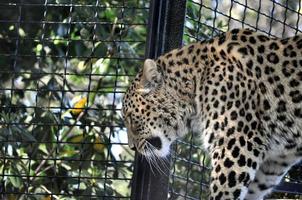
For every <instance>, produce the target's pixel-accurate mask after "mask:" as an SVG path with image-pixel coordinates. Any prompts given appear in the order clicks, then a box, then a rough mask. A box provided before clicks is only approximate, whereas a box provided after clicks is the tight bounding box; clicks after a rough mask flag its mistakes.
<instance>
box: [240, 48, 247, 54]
mask: <svg viewBox="0 0 302 200" xmlns="http://www.w3.org/2000/svg"><path fill="white" fill-rule="evenodd" d="M238 52H239V53H242V54H243V55H247V54H248V52H247V48H246V47H241V48H239V49H238Z"/></svg>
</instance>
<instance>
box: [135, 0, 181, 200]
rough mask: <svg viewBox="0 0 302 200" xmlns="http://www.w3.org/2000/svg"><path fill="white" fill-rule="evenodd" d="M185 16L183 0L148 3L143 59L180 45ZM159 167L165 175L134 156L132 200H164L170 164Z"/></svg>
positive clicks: (158, 0)
mask: <svg viewBox="0 0 302 200" xmlns="http://www.w3.org/2000/svg"><path fill="white" fill-rule="evenodd" d="M185 13H186V0H151V4H150V13H149V22H148V39H147V45H146V58H157V57H158V56H160V55H161V54H163V53H165V52H168V51H170V50H172V49H175V48H178V47H180V46H181V45H182V37H183V29H184V21H185ZM168 160H170V159H168ZM158 164H159V165H160V167H161V169H162V170H163V171H164V173H163V172H159V171H158V170H156V169H152V170H153V171H152V170H151V169H150V166H149V164H148V162H147V161H146V159H145V158H144V157H143V156H141V155H139V154H136V155H135V164H134V174H133V179H132V191H131V199H132V200H166V199H167V197H168V189H169V188H168V186H169V174H170V171H169V169H168V168H167V166H170V162H169V161H167V162H166V163H165V164H162V163H158ZM165 174H166V175H165Z"/></svg>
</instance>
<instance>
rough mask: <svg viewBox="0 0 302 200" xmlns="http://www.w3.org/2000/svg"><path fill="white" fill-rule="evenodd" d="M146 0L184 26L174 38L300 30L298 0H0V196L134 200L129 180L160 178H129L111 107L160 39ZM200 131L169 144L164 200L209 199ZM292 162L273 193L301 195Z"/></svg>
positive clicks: (128, 160)
mask: <svg viewBox="0 0 302 200" xmlns="http://www.w3.org/2000/svg"><path fill="white" fill-rule="evenodd" d="M159 2H160V3H159ZM172 2H174V3H175V2H185V3H186V16H185V19H184V23H181V22H175V20H176V18H175V19H174V18H172V19H171V18H169V17H165V16H166V15H167V16H170V15H169V13H170V12H172V15H171V16H173V13H174V16H175V15H176V14H177V13H182V12H184V11H185V10H184V9H185V6H178V7H177V6H175V4H173V3H172ZM152 5H153V6H154V5H158V6H163V5H166V7H161V8H159V7H158V9H161V10H164V12H165V13H168V14H165V15H164V16H160V13H159V17H163V20H166V21H165V22H164V23H163V26H164V27H166V28H167V27H168V28H169V26H167V23H173V26H174V23H175V24H176V25H178V26H179V27H178V26H176V27H175V26H174V28H175V30H176V29H177V28H178V29H179V30H181V31H182V30H184V34H183V36H182V39H183V44H187V43H190V42H194V41H197V40H204V39H208V38H211V37H213V36H215V35H217V34H218V33H220V32H225V31H227V30H229V29H231V28H235V27H236V28H238V27H239V28H240V27H246V28H252V29H256V30H258V31H261V32H264V33H266V34H268V35H271V36H278V37H287V36H292V35H295V34H297V33H299V32H301V30H302V27H301V25H302V23H301V22H300V21H301V19H300V17H301V14H300V13H302V8H301V1H290V0H259V1H247V0H225V1H219V0H201V1H200V0H187V1H185V0H175V1H173V0H152V1H151V3H150V1H149V0H113V1H112V0H85V1H84V0H2V1H1V2H0V145H1V146H0V199H6V200H15V199H42V200H50V199H84V198H85V199H86V198H89V199H96V198H97V199H130V198H132V199H140V197H139V196H138V195H139V194H137V193H135V194H134V192H133V191H134V190H137V188H131V186H134V185H135V186H136V187H142V188H143V187H145V184H150V183H151V186H148V187H152V186H155V185H156V184H157V183H156V182H150V181H148V180H146V179H148V178H149V177H148V176H147V177H138V173H136V172H137V171H139V170H140V167H142V166H137V165H135V163H136V164H137V163H139V162H140V161H142V160H138V159H136V160H135V157H134V152H133V151H131V150H130V149H129V148H128V146H127V135H126V129H125V127H124V124H123V122H122V119H121V115H120V109H121V99H122V96H123V93H124V92H125V90H126V88H127V86H128V85H129V82H130V81H131V80H132V79H133V77H134V75H135V74H136V73H137V72H138V70H139V69H140V67H141V64H142V61H143V59H144V58H145V55H146V54H147V55H148V53H146V50H145V49H146V43H147V44H148V42H147V41H149V46H148V48H149V47H150V41H152V42H154V41H155V42H156V41H157V43H156V44H153V43H152V44H151V45H156V46H165V45H166V44H159V42H162V41H163V40H153V39H152V38H151V39H150V38H147V30H148V29H149V30H150V26H151V23H149V25H148V19H151V18H152V16H149V18H148V14H149V13H153V14H154V12H153V11H154V9H153V10H150V9H151V6H152ZM173 5H174V6H173ZM153 8H154V7H153ZM172 8H173V9H179V10H171V9H172ZM175 13H176V14H175ZM173 20H174V21H173ZM153 25H154V26H155V25H156V24H153ZM157 28H162V27H157ZM170 32H173V31H170ZM170 32H169V31H167V34H170ZM178 33H180V32H178ZM159 36H160V35H158V34H157V37H159ZM166 36H167V37H168V36H169V35H166ZM149 37H156V34H154V35H153V36H152V35H150V34H149ZM171 37H172V36H171ZM177 43H179V44H181V38H180V41H177ZM166 46H168V47H170V48H171V47H173V45H166ZM167 49H169V48H166V50H167ZM148 51H149V55H150V49H149V50H147V52H148ZM158 53H159V52H157V54H158ZM153 56H156V54H153ZM199 137H200V136H199V135H194V134H190V135H188V136H187V138H185V139H183V140H179V141H178V142H176V143H175V144H174V147H173V153H172V156H171V168H170V176H169V177H167V178H166V184H167V185H166V186H167V188H169V189H168V191H166V193H164V194H163V195H162V196H163V197H165V198H163V199H166V198H169V199H177V200H178V199H179V200H182V199H206V198H207V195H208V185H209V181H210V180H209V169H210V165H209V159H208V158H207V157H206V156H205V154H204V152H203V150H202V148H201V141H200V139H199ZM136 158H138V156H136ZM139 159H140V158H139ZM142 162H143V161H142ZM134 166H136V167H134ZM134 168H135V169H134ZM147 170H149V169H147ZM301 170H302V168H301V167H299V166H296V167H295V168H294V169H293V170H291V171H290V172H289V173H288V175H287V176H286V177H285V179H284V184H283V185H281V186H280V187H279V188H278V189H277V190H276V193H274V194H273V195H272V196H271V197H272V198H295V199H302V191H301V188H302V171H301ZM154 173H155V174H153V175H154V176H155V177H156V176H157V175H160V174H156V173H157V172H154ZM151 174H152V173H151ZM134 176H136V177H134ZM143 178H144V179H145V181H144V182H142V181H140V180H141V179H143ZM155 181H156V180H155ZM152 184H153V185H152ZM148 187H146V188H148ZM162 188H165V187H164V186H163V187H162ZM136 195H137V196H136ZM149 196H152V194H150V195H149ZM150 199H152V198H150ZM143 200H145V199H143ZM146 200H147V199H146ZM159 200H160V199H159Z"/></svg>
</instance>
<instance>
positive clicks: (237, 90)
mask: <svg viewBox="0 0 302 200" xmlns="http://www.w3.org/2000/svg"><path fill="white" fill-rule="evenodd" d="M122 101H123V102H122V110H121V112H122V116H123V119H124V122H125V126H126V128H127V135H128V143H129V147H130V148H131V149H133V150H135V151H137V152H138V153H139V154H141V155H143V156H144V157H146V158H149V159H150V160H152V159H153V160H156V159H155V158H165V157H167V156H168V155H169V154H170V153H171V144H172V143H173V142H174V141H175V140H177V139H179V138H182V137H183V136H185V135H186V134H189V133H194V134H195V133H198V134H199V135H200V140H201V142H202V146H203V148H204V150H205V151H206V152H207V154H208V155H209V157H210V159H211V161H210V164H211V174H210V177H211V183H210V185H209V199H211V200H219V199H223V200H234V199H240V200H243V199H246V200H260V199H265V198H266V197H267V196H268V195H269V194H270V193H271V192H272V191H273V189H274V188H275V187H276V186H277V185H278V184H279V183H280V182H281V181H282V178H283V177H284V176H285V175H286V174H287V172H288V170H289V169H290V168H291V167H292V166H293V165H295V164H298V163H299V162H300V161H301V158H302V136H301V131H302V35H299V34H297V35H296V36H292V37H288V38H278V37H274V36H268V35H266V34H265V33H261V32H259V31H257V30H251V29H232V30H230V31H227V32H225V33H221V34H219V35H217V36H213V37H212V38H211V39H206V40H203V41H197V42H194V43H191V44H187V45H184V46H183V47H180V48H178V49H174V50H171V51H169V52H167V53H165V54H163V55H161V56H159V57H158V58H156V59H146V60H145V61H144V63H143V67H142V68H141V70H140V71H139V72H138V74H137V75H136V76H135V78H134V80H133V81H132V82H131V84H130V86H129V88H128V89H127V91H126V93H125V94H124V97H123V100H122Z"/></svg>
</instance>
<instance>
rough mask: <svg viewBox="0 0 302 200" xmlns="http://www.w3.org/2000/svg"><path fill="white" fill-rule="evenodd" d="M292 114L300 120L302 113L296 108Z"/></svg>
mask: <svg viewBox="0 0 302 200" xmlns="http://www.w3.org/2000/svg"><path fill="white" fill-rule="evenodd" d="M294 114H295V116H296V117H299V118H302V111H301V108H296V109H295V110H294Z"/></svg>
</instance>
